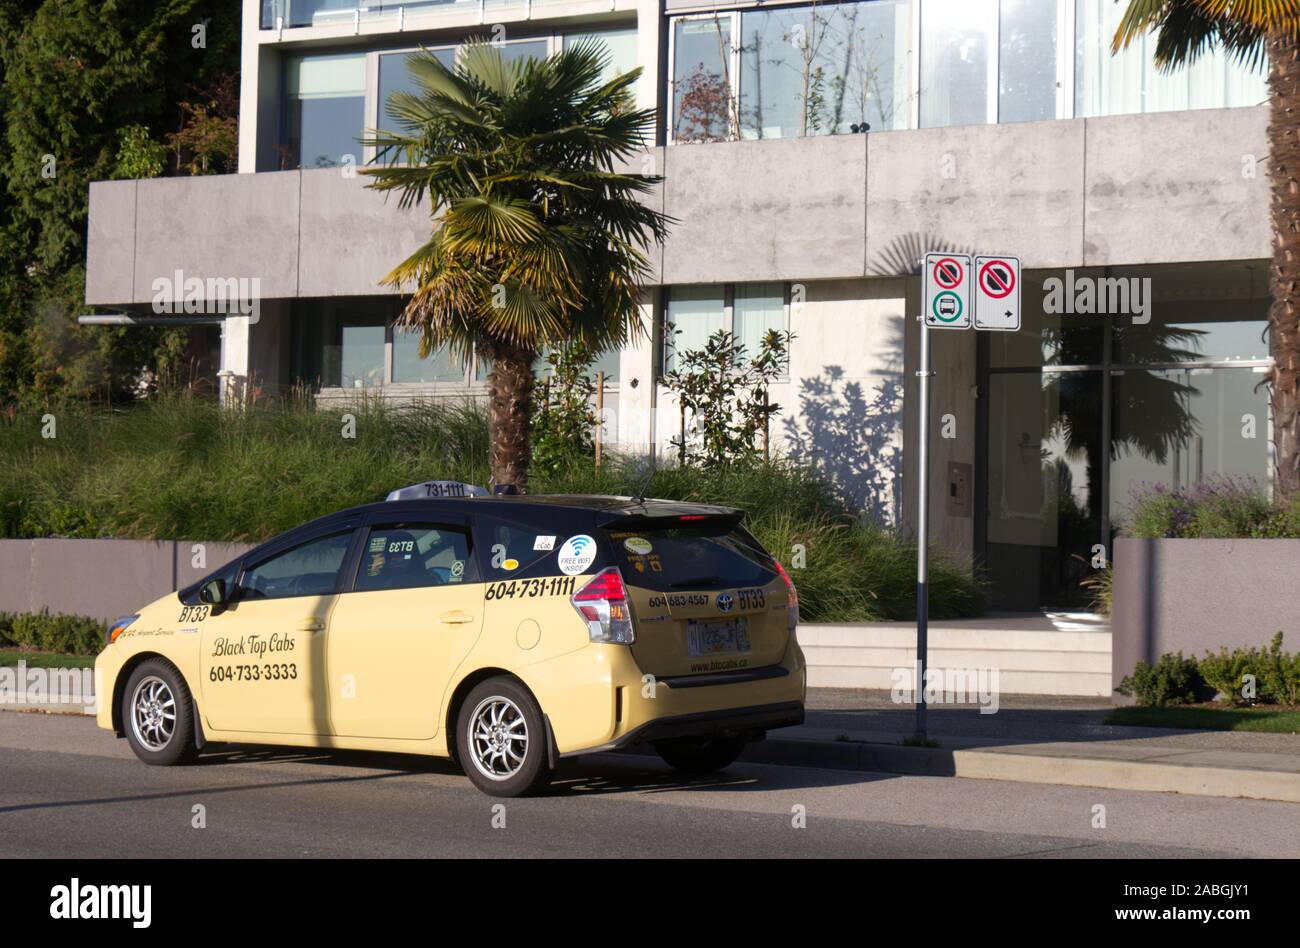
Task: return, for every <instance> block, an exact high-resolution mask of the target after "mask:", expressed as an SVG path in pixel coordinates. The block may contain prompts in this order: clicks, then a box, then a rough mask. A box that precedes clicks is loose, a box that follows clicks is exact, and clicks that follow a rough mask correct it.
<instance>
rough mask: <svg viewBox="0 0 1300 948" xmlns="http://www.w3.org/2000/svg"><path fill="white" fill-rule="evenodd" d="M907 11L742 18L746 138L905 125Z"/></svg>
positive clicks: (797, 12) (859, 8)
mask: <svg viewBox="0 0 1300 948" xmlns="http://www.w3.org/2000/svg"><path fill="white" fill-rule="evenodd" d="M907 14H908V5H907V3H892V2H880V0H875V2H869V3H866V2H864V3H839V4H825V5H817V6H809V7H784V8H777V9H771V10H746V11H744V12H742V13H741V14H740V89H739V92H740V108H739V118H740V135H741V137H742V138H790V137H793V136H800V135H826V134H848V133H850V132H853V131H857V130H859V129H861V128H862V126H863V125H864V124H865V125H869V126H870V127H871V128H873V129H876V130H882V129H890V128H903V127H905V126H906V124H907V73H906V68H907V47H906V37H907Z"/></svg>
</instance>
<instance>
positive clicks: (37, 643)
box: [0, 609, 107, 655]
mask: <svg viewBox="0 0 1300 948" xmlns="http://www.w3.org/2000/svg"><path fill="white" fill-rule="evenodd" d="M106 632H107V626H106V624H105V623H103V622H100V621H99V620H98V619H92V618H90V617H89V616H76V615H65V614H63V613H54V614H53V615H51V614H50V612H49V611H48V610H45V609H42V610H41V611H40V612H22V613H17V614H14V613H8V612H0V645H6V646H11V647H12V646H17V647H18V648H22V649H31V650H34V651H38V652H59V653H61V654H64V655H96V654H98V653H99V650H100V649H101V648H103V646H104V635H105V633H106Z"/></svg>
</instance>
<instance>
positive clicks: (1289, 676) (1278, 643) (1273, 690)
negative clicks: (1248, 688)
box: [1263, 631, 1300, 705]
mask: <svg viewBox="0 0 1300 948" xmlns="http://www.w3.org/2000/svg"><path fill="white" fill-rule="evenodd" d="M1263 685H1264V691H1265V692H1266V693H1267V694H1268V695H1269V696H1271V697H1272V699H1273V700H1274V701H1277V702H1280V703H1282V704H1291V705H1300V652H1290V653H1287V652H1284V651H1282V633H1281V632H1280V631H1279V632H1278V633H1277V634H1275V635H1274V636H1273V640H1272V641H1271V642H1270V643H1269V647H1268V652H1267V653H1266V655H1265V661H1264V678H1263Z"/></svg>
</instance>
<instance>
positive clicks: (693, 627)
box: [686, 616, 749, 658]
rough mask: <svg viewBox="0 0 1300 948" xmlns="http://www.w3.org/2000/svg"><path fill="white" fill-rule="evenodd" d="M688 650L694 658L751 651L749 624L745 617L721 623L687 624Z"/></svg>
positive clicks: (693, 621) (694, 622)
mask: <svg viewBox="0 0 1300 948" xmlns="http://www.w3.org/2000/svg"><path fill="white" fill-rule="evenodd" d="M686 650H687V651H688V652H689V653H690V655H691V657H692V658H699V657H700V656H702V655H719V654H722V653H723V652H748V651H749V622H748V620H746V619H745V618H744V617H743V616H742V617H740V618H738V619H724V620H723V621H721V622H696V621H695V620H694V619H691V620H688V621H687V623H686Z"/></svg>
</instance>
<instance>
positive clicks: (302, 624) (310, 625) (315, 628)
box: [298, 616, 325, 632]
mask: <svg viewBox="0 0 1300 948" xmlns="http://www.w3.org/2000/svg"><path fill="white" fill-rule="evenodd" d="M323 628H325V620H324V619H317V618H315V617H314V616H313V617H311V618H307V619H299V620H298V631H299V632H319V631H320V630H321V629H323Z"/></svg>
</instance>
